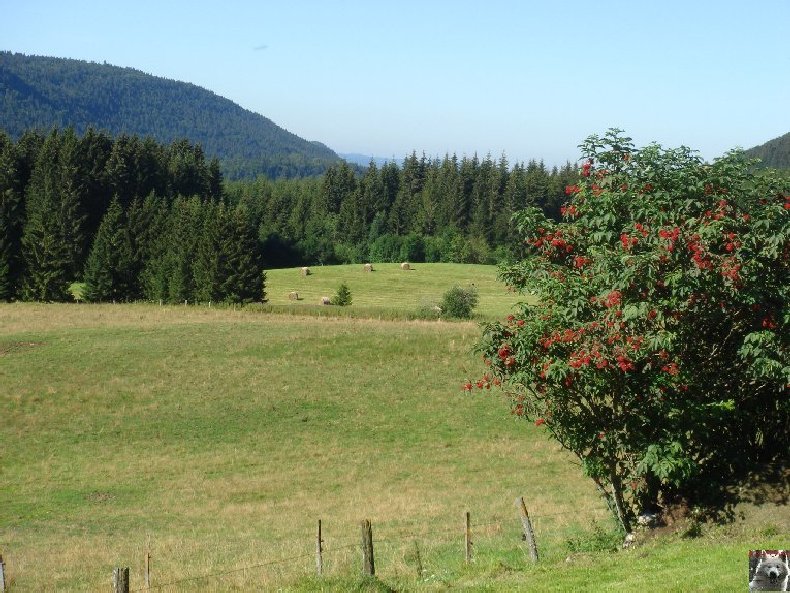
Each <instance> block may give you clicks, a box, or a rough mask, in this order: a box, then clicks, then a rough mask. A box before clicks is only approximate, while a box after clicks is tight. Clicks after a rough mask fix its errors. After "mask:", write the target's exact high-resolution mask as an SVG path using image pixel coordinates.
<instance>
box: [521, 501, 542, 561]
mask: <svg viewBox="0 0 790 593" xmlns="http://www.w3.org/2000/svg"><path fill="white" fill-rule="evenodd" d="M516 507H517V508H518V511H519V515H520V517H521V527H522V528H523V529H524V541H526V542H527V546H528V547H529V557H530V558H531V559H532V562H537V561H538V546H537V545H536V544H535V532H534V531H533V530H532V521H530V520H529V513H528V512H527V505H526V504H524V497H523V496H519V497H518V498H517V499H516Z"/></svg>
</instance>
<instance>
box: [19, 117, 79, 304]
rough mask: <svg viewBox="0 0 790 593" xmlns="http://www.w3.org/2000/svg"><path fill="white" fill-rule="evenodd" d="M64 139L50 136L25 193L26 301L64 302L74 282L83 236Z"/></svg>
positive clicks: (69, 142) (68, 149)
mask: <svg viewBox="0 0 790 593" xmlns="http://www.w3.org/2000/svg"><path fill="white" fill-rule="evenodd" d="M74 142H75V139H73V138H70V135H69V134H66V135H64V137H63V138H62V137H61V135H60V134H59V133H58V132H57V131H54V132H52V133H51V134H50V135H49V136H48V137H47V139H46V140H45V141H44V144H43V145H42V147H41V150H40V152H39V156H38V159H37V161H36V166H35V168H34V170H33V173H32V176H31V179H30V185H29V186H28V190H27V197H26V210H27V213H26V214H27V219H26V221H25V228H24V232H23V236H22V249H23V257H24V260H25V277H24V282H23V296H24V298H26V299H28V300H38V301H66V300H68V299H69V298H70V294H69V290H68V289H69V283H70V282H73V281H74V280H76V279H77V267H78V263H79V262H78V257H79V255H80V249H81V242H82V233H81V224H82V220H83V217H81V216H80V212H79V210H80V204H79V193H78V188H77V187H75V183H74V178H73V172H74V171H73V166H72V165H73V160H72V156H71V151H72V148H73V147H72V146H71V145H72V144H73V143H74Z"/></svg>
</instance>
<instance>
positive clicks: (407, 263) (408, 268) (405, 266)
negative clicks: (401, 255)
mask: <svg viewBox="0 0 790 593" xmlns="http://www.w3.org/2000/svg"><path fill="white" fill-rule="evenodd" d="M400 269H401V270H411V266H409V262H407V261H405V262H403V263H402V264H401V265H400Z"/></svg>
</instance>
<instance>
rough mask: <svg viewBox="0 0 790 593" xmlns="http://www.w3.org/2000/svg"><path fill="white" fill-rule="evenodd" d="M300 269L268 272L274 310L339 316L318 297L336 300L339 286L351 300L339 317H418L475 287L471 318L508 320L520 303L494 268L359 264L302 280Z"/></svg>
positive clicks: (318, 270)
mask: <svg viewBox="0 0 790 593" xmlns="http://www.w3.org/2000/svg"><path fill="white" fill-rule="evenodd" d="M300 270H301V268H289V269H281V270H269V271H267V272H266V280H267V285H266V292H267V298H268V301H269V304H270V305H271V308H272V309H273V310H274V311H280V312H297V313H299V312H302V313H304V312H306V311H307V310H310V309H316V308H319V309H323V310H324V313H325V314H337V311H335V312H328V311H326V307H323V308H322V307H321V304H320V303H321V297H323V296H327V297H330V298H331V297H332V296H334V294H335V292H336V291H337V287H338V286H339V285H340V283H341V282H345V283H346V284H347V285H348V287H349V288H350V289H351V294H352V297H353V304H352V305H351V306H350V307H348V310H347V311H343V312H342V314H344V315H352V316H362V317H384V318H386V317H388V316H389V317H397V318H403V317H408V316H410V315H413V316H416V314H417V310H418V309H419V308H420V307H421V306H425V305H429V306H430V305H436V304H438V303H439V302H440V301H441V299H442V295H443V294H444V292H445V291H447V290H448V289H449V288H451V287H453V286H455V285H458V286H463V287H466V286H469V285H472V284H474V286H475V287H476V288H477V290H478V293H479V295H480V304H479V306H478V307H477V309H476V311H475V313H476V314H477V315H478V316H479V317H480V318H483V319H494V318H502V317H504V316H506V315H507V314H508V313H509V312H510V311H511V309H512V307H513V304H514V303H515V302H516V301H517V300H518V299H517V297H516V296H515V295H514V294H512V293H510V292H508V291H507V290H506V288H505V286H504V285H503V284H502V283H500V282H497V279H496V267H495V266H484V265H465V264H411V269H410V270H401V269H400V264H375V266H374V270H373V271H372V272H365V271H364V270H363V266H362V265H357V264H354V265H345V266H317V267H311V268H310V272H311V273H310V275H309V276H302V275H301V273H300ZM291 292H298V293H299V298H300V300H299V301H298V302H294V301H292V300H289V298H288V295H289V293H291ZM335 309H336V308H335Z"/></svg>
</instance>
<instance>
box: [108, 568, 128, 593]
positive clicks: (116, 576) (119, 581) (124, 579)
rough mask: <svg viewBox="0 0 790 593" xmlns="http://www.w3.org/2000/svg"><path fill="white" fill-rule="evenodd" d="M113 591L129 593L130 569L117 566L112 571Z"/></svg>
mask: <svg viewBox="0 0 790 593" xmlns="http://www.w3.org/2000/svg"><path fill="white" fill-rule="evenodd" d="M112 593H129V569H128V568H115V569H113V571H112Z"/></svg>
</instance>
